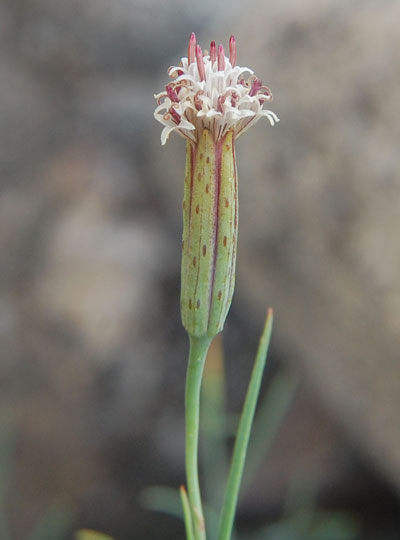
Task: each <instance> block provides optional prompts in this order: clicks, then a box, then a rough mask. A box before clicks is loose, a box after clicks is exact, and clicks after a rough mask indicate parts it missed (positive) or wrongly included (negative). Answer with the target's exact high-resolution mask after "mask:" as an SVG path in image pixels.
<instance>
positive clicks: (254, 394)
mask: <svg viewBox="0 0 400 540" xmlns="http://www.w3.org/2000/svg"><path fill="white" fill-rule="evenodd" d="M272 320H273V314H272V309H269V310H268V315H267V320H266V322H265V326H264V331H263V333H262V336H261V339H260V344H259V346H258V350H257V355H256V360H255V363H254V367H253V371H252V374H251V378H250V383H249V387H248V390H247V394H246V399H245V402H244V406H243V410H242V414H241V417H240V422H239V428H238V432H237V435H236V440H235V446H234V449H233V456H232V462H231V467H230V470H229V476H228V482H227V486H226V490H225V497H224V503H223V507H222V512H221V518H220V525H219V533H218V540H229V539H230V538H231V533H232V528H233V520H234V517H235V512H236V506H237V501H238V495H239V488H240V483H241V479H242V474H243V468H244V462H245V458H246V452H247V446H248V443H249V438H250V431H251V426H252V423H253V419H254V414H255V410H256V405H257V399H258V394H259V392H260V386H261V380H262V376H263V372H264V367H265V362H266V358H267V352H268V347H269V342H270V339H271V331H272Z"/></svg>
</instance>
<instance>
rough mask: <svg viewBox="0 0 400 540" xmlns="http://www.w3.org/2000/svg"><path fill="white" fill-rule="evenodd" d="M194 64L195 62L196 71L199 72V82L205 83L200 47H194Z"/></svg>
mask: <svg viewBox="0 0 400 540" xmlns="http://www.w3.org/2000/svg"><path fill="white" fill-rule="evenodd" d="M196 62H197V69H198V70H199V75H200V80H201V81H205V80H206V70H205V68H204V60H203V51H202V50H201V47H200V45H196Z"/></svg>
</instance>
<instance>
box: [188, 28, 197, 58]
mask: <svg viewBox="0 0 400 540" xmlns="http://www.w3.org/2000/svg"><path fill="white" fill-rule="evenodd" d="M195 51H196V34H195V33H194V32H192V34H191V36H190V39H189V45H188V62H189V65H190V64H192V63H193V62H194V61H195Z"/></svg>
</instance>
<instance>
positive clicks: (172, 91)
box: [165, 84, 179, 103]
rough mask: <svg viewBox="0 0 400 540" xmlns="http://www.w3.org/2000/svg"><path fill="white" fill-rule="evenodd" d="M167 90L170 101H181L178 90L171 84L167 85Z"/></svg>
mask: <svg viewBox="0 0 400 540" xmlns="http://www.w3.org/2000/svg"><path fill="white" fill-rule="evenodd" d="M165 90H166V91H167V94H168V97H169V99H170V100H171V101H174V102H175V103H178V101H179V98H178V94H177V92H176V90H175V89H174V88H173V87H172V86H171V85H170V84H167V86H166V87H165Z"/></svg>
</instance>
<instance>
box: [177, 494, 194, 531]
mask: <svg viewBox="0 0 400 540" xmlns="http://www.w3.org/2000/svg"><path fill="white" fill-rule="evenodd" d="M180 493H181V502H182V508H183V515H184V521H185V530H186V538H187V540H194V533H193V520H192V512H191V510H190V503H189V498H188V496H187V493H186V489H185V487H184V486H181V489H180Z"/></svg>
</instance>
